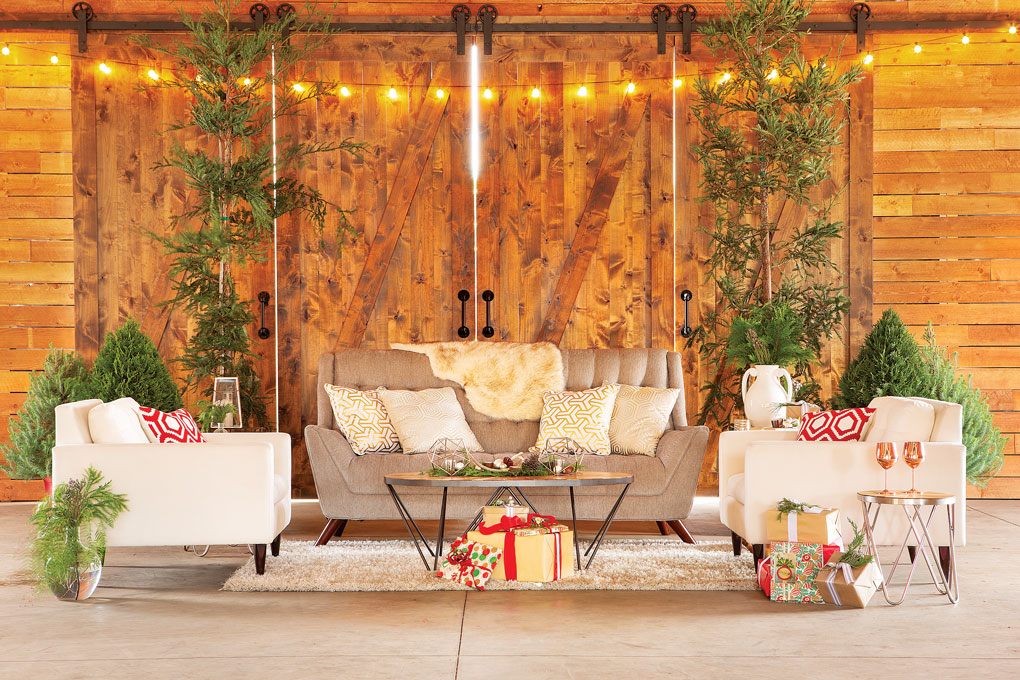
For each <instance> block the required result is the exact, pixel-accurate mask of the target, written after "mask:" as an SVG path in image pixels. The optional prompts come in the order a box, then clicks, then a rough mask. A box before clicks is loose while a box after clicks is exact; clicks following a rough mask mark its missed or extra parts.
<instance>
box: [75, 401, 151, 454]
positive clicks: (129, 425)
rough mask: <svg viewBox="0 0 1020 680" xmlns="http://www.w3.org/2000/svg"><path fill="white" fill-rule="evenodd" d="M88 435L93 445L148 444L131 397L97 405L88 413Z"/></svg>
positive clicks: (147, 438) (135, 405)
mask: <svg viewBox="0 0 1020 680" xmlns="http://www.w3.org/2000/svg"><path fill="white" fill-rule="evenodd" d="M88 419H89V435H90V436H91V438H92V442H93V443H95V444H148V443H149V437H148V436H147V435H146V433H145V430H144V429H142V422H141V420H139V416H138V402H137V401H135V400H134V399H132V398H131V397H121V398H120V399H117V400H114V401H111V402H108V403H106V404H99V405H98V406H95V407H93V408H92V409H91V410H90V411H89V412H88Z"/></svg>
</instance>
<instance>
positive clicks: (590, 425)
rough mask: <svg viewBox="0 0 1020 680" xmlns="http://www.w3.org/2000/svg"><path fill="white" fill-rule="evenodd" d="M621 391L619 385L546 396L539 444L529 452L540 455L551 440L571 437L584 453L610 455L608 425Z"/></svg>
mask: <svg viewBox="0 0 1020 680" xmlns="http://www.w3.org/2000/svg"><path fill="white" fill-rule="evenodd" d="M619 391H620V386H619V385H616V384H612V383H607V384H605V385H602V386H601V387H595V388H593V389H590V390H580V391H577V392H545V393H544V394H543V395H542V422H541V424H540V425H539V428H538V440H537V441H536V442H535V445H534V446H532V447H531V448H530V449H529V451H541V450H542V449H543V448H544V447H545V446H546V444H547V443H548V442H549V440H551V439H560V438H565V437H569V438H570V439H573V440H574V442H576V444H577V445H578V446H579V447H580V449H581V450H582V451H584V452H585V453H593V454H595V455H599V456H607V455H609V454H610V452H611V450H610V445H609V422H610V420H611V418H612V415H613V404H614V403H615V402H616V395H617V393H619Z"/></svg>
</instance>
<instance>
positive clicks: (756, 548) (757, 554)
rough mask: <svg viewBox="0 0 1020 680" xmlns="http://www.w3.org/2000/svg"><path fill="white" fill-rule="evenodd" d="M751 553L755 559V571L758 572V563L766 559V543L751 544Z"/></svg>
mask: <svg viewBox="0 0 1020 680" xmlns="http://www.w3.org/2000/svg"><path fill="white" fill-rule="evenodd" d="M751 555H752V556H753V559H754V573H755V574H757V573H758V564H760V563H761V561H762V560H763V559H765V544H764V543H755V544H754V545H752V546H751Z"/></svg>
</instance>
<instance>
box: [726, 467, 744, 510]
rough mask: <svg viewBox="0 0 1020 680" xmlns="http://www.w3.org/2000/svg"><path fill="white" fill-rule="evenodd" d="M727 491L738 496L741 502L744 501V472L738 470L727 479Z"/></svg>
mask: <svg viewBox="0 0 1020 680" xmlns="http://www.w3.org/2000/svg"><path fill="white" fill-rule="evenodd" d="M726 492H727V493H728V494H729V495H730V496H733V497H734V498H736V499H737V500H738V501H739V502H740V503H741V504H743V503H744V499H745V498H746V495H745V494H744V473H743V472H738V473H737V474H735V475H733V476H732V477H730V478H729V479H727V480H726Z"/></svg>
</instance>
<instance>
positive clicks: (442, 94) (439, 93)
mask: <svg viewBox="0 0 1020 680" xmlns="http://www.w3.org/2000/svg"><path fill="white" fill-rule="evenodd" d="M445 96H446V92H444V91H443V88H439V89H438V90H436V99H442V98H443V97H445Z"/></svg>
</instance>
